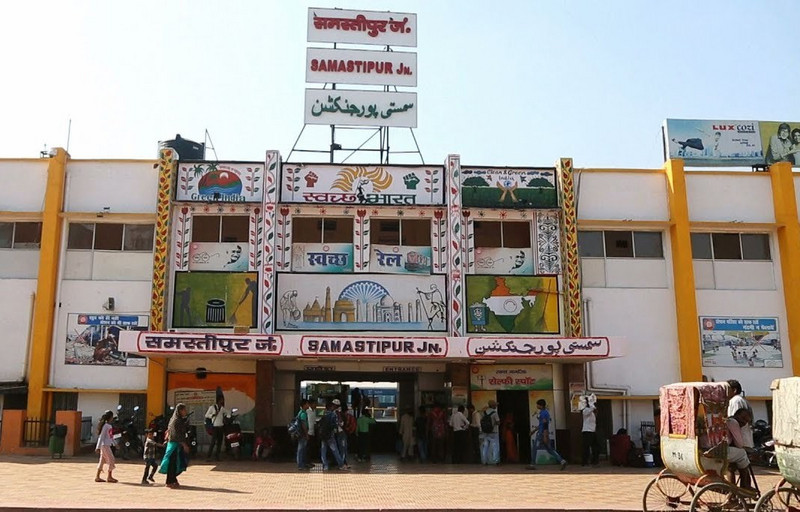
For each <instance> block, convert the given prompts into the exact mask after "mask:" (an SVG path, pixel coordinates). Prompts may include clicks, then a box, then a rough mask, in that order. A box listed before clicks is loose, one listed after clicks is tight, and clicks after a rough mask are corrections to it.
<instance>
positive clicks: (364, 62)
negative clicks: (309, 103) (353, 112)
mask: <svg viewBox="0 0 800 512" xmlns="http://www.w3.org/2000/svg"><path fill="white" fill-rule="evenodd" d="M306 82H312V83H334V84H360V85H399V86H406V87H416V86H417V54H416V53H408V52H379V51H367V50H340V49H331V48H309V49H308V50H307V51H306Z"/></svg>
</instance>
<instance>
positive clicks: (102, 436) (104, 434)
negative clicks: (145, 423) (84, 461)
mask: <svg viewBox="0 0 800 512" xmlns="http://www.w3.org/2000/svg"><path fill="white" fill-rule="evenodd" d="M113 418H114V413H113V412H111V411H106V412H105V413H103V416H102V417H101V418H100V424H99V425H98V426H97V432H98V434H99V435H98V436H97V446H96V447H95V450H94V451H95V452H97V453H99V454H100V461H99V462H98V463H97V474H96V475H95V477H94V481H95V482H109V483H112V484H115V483H117V479H116V478H114V476H113V474H112V473H113V472H114V468H115V467H116V460H114V453H113V452H112V451H111V447H112V446H113V445H114V435H113V433H112V432H111V430H112V429H111V420H112V419H113ZM104 464H108V479H107V480H103V479H102V478H100V473H102V472H103V465H104Z"/></svg>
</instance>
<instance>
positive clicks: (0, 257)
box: [0, 206, 39, 279]
mask: <svg viewBox="0 0 800 512" xmlns="http://www.w3.org/2000/svg"><path fill="white" fill-rule="evenodd" d="M0 208H2V207H1V206H0ZM38 276H39V249H0V279H8V278H12V279H13V278H16V279H36V278H37V277H38Z"/></svg>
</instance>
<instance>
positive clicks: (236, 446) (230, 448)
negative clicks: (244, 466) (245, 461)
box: [224, 407, 242, 460]
mask: <svg viewBox="0 0 800 512" xmlns="http://www.w3.org/2000/svg"><path fill="white" fill-rule="evenodd" d="M238 411H239V409H237V408H235V407H234V408H233V409H231V417H230V419H227V418H226V419H225V426H224V429H225V430H224V433H225V451H226V452H227V453H229V454H230V455H231V456H232V457H233V458H234V459H236V460H239V457H240V456H241V453H242V448H241V446H242V427H241V426H239V421H238V419H237V418H238V414H236V413H237V412H238Z"/></svg>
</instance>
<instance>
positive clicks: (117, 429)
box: [111, 405, 124, 457]
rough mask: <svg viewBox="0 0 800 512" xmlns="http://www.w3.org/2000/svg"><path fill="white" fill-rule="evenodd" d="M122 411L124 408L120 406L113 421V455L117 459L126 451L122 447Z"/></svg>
mask: <svg viewBox="0 0 800 512" xmlns="http://www.w3.org/2000/svg"><path fill="white" fill-rule="evenodd" d="M121 410H122V406H121V405H118V406H117V414H115V415H114V417H113V418H112V419H111V437H112V438H113V439H114V444H112V445H111V453H113V454H114V456H115V457H116V456H117V455H119V454H120V453H121V452H123V451H124V450H122V448H121V447H120V445H121V441H122V424H121V423H120V421H119V412H120V411H121Z"/></svg>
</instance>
